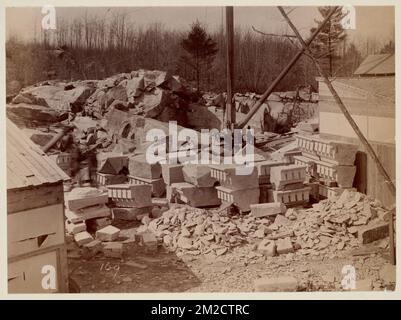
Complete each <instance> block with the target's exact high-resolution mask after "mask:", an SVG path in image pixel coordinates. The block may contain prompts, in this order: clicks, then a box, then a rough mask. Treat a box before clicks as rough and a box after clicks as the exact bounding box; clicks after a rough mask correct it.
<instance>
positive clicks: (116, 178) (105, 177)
mask: <svg viewBox="0 0 401 320" xmlns="http://www.w3.org/2000/svg"><path fill="white" fill-rule="evenodd" d="M127 181H128V177H127V176H126V175H123V174H118V175H114V174H107V173H98V174H97V175H96V182H97V185H98V186H107V185H110V184H120V183H124V182H127Z"/></svg>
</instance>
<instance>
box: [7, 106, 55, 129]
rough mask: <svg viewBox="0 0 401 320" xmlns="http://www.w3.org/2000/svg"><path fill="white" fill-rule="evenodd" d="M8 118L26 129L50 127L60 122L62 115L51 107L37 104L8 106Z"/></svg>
mask: <svg viewBox="0 0 401 320" xmlns="http://www.w3.org/2000/svg"><path fill="white" fill-rule="evenodd" d="M6 112H7V117H8V118H9V119H11V120H12V121H13V122H14V123H16V124H18V125H22V126H24V127H36V126H40V125H48V124H52V123H55V122H58V121H59V117H60V113H59V112H58V111H56V110H53V109H51V108H49V107H45V106H41V105H36V104H27V103H19V104H7V105H6Z"/></svg>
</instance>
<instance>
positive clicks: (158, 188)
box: [129, 176, 166, 198]
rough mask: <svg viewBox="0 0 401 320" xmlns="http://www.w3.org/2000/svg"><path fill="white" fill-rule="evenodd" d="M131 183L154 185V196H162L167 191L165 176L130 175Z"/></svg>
mask: <svg viewBox="0 0 401 320" xmlns="http://www.w3.org/2000/svg"><path fill="white" fill-rule="evenodd" d="M129 183H130V184H145V185H150V186H151V187H152V196H153V197H158V198H159V197H161V196H163V195H164V194H165V192H166V185H165V184H164V180H163V178H158V179H145V178H140V177H134V176H129Z"/></svg>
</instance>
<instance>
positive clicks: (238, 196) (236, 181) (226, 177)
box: [210, 165, 260, 212]
mask: <svg viewBox="0 0 401 320" xmlns="http://www.w3.org/2000/svg"><path fill="white" fill-rule="evenodd" d="M210 169H211V176H212V178H214V179H216V180H217V181H218V182H219V183H220V186H216V190H217V196H218V198H219V199H220V200H221V201H222V202H223V203H233V204H234V205H235V206H237V207H238V208H239V210H240V211H242V212H248V211H250V210H251V208H250V205H251V204H253V203H259V197H260V190H259V175H258V170H257V168H256V167H243V166H242V167H241V166H239V165H218V166H214V165H212V166H210Z"/></svg>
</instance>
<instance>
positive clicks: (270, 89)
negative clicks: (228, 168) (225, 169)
mask: <svg viewBox="0 0 401 320" xmlns="http://www.w3.org/2000/svg"><path fill="white" fill-rule="evenodd" d="M337 9H338V6H336V7H333V8H332V9H331V10H330V12H329V14H328V15H327V17H326V18H325V19H324V20H323V21H322V23H321V24H320V25H319V26H318V27H317V28H316V30H315V32H314V33H313V34H312V35H311V37H310V38H309V39H308V40H307V41H306V45H307V47H309V45H310V44H311V43H312V41H313V40H314V39H315V38H316V36H317V35H318V34H319V32H320V31H321V30H322V28H323V27H324V26H325V24H326V23H327V21H329V20H330V18H331V16H332V15H333V14H334V13H335V12H336V10H337ZM304 51H305V48H302V49H301V50H300V51H298V53H297V54H296V55H295V56H294V57H293V58H292V60H291V61H290V62H289V63H288V65H287V66H286V67H285V68H284V69H283V70H282V71H281V73H280V74H279V75H278V76H277V78H276V79H275V80H274V81H273V83H272V84H271V85H270V87H269V88H268V89H267V90H266V91H265V92H264V93H263V95H262V96H261V97H260V99H259V100H258V101H257V102H256V103H255V105H254V106H253V107H252V109H251V110H250V111H249V112H248V114H247V115H246V117H245V119H244V120H243V121H241V122H240V123H238V125H237V127H238V128H243V127H244V126H245V125H246V124H247V123H248V121H249V120H250V119H251V118H252V117H253V116H254V114H255V113H256V112H257V111H258V109H259V108H260V107H261V105H262V104H263V102H264V101H265V100H266V99H267V98H268V96H270V94H271V93H272V92H273V90H274V89H275V88H276V86H277V85H278V84H279V83H280V81H281V80H282V79H283V78H284V77H285V76H286V75H287V73H288V71H290V70H291V68H292V67H293V66H294V64H295V63H296V62H297V61H298V59H299V58H300V57H301V56H302V54H303V53H304Z"/></svg>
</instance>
